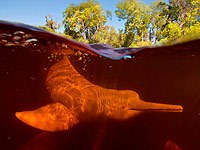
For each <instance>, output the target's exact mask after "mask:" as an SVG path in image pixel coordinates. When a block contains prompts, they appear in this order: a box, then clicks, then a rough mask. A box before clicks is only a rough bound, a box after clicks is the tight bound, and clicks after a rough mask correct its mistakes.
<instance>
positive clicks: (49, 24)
mask: <svg viewBox="0 0 200 150" xmlns="http://www.w3.org/2000/svg"><path fill="white" fill-rule="evenodd" d="M45 19H46V24H45V25H44V26H38V27H39V28H41V29H44V30H47V31H49V32H56V31H57V30H58V29H59V28H60V24H59V23H57V22H56V21H55V20H54V19H53V16H52V15H47V16H45Z"/></svg>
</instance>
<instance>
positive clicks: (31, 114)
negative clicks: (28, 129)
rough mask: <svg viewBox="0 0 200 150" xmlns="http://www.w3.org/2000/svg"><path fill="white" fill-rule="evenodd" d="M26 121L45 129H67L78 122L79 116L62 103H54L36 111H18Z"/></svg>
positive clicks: (52, 130) (19, 116)
mask: <svg viewBox="0 0 200 150" xmlns="http://www.w3.org/2000/svg"><path fill="white" fill-rule="evenodd" d="M15 115H16V117H17V118H18V119H20V120H21V121H23V122H24V123H26V124H28V125H30V126H33V127H35V128H38V129H41V130H45V131H51V132H54V131H61V130H67V129H69V128H70V127H72V126H74V125H75V124H77V123H78V120H77V118H76V117H75V116H74V115H73V114H72V113H71V112H70V111H69V109H68V108H67V107H65V106H64V105H62V104H61V103H53V104H49V105H46V106H44V107H41V108H39V109H36V110H34V111H23V112H16V114H15Z"/></svg>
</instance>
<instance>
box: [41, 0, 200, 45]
mask: <svg viewBox="0 0 200 150" xmlns="http://www.w3.org/2000/svg"><path fill="white" fill-rule="evenodd" d="M115 14H116V16H117V17H118V19H119V20H124V21H125V24H124V25H125V26H124V29H123V30H119V31H116V30H115V28H114V27H112V26H108V25H106V22H107V20H108V19H109V18H110V19H111V18H112V14H111V12H110V11H105V10H104V9H103V8H102V6H101V5H100V3H98V2H97V1H96V0H87V1H85V2H81V3H80V4H71V5H70V6H69V7H67V8H66V10H65V11H64V13H63V15H64V20H63V25H64V29H65V30H64V36H66V37H68V38H72V39H75V40H77V41H80V42H85V43H103V44H110V45H111V46H113V47H122V46H123V47H141V46H149V45H152V44H161V43H167V44H173V43H174V42H176V41H181V40H182V39H189V38H195V37H200V1H199V0H169V3H166V2H165V0H155V1H154V2H153V3H151V4H150V5H147V4H145V3H143V2H142V1H140V0H121V1H120V2H119V3H118V4H117V5H116V10H115ZM45 18H46V24H45V26H40V28H43V29H45V30H48V31H50V32H56V31H57V30H58V29H59V27H60V25H59V24H58V23H57V22H56V21H55V20H54V19H53V17H52V16H51V15H48V16H46V17H45Z"/></svg>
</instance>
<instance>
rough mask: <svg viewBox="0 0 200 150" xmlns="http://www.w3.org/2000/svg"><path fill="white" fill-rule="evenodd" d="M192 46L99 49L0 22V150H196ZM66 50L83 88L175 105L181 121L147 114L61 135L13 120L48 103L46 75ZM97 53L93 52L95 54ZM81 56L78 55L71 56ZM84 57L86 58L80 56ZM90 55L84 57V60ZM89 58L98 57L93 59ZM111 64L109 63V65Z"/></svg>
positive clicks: (196, 55) (199, 69)
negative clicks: (124, 92) (129, 92)
mask: <svg viewBox="0 0 200 150" xmlns="http://www.w3.org/2000/svg"><path fill="white" fill-rule="evenodd" d="M199 42H200V40H196V41H191V42H188V43H184V44H180V45H175V46H169V47H159V48H144V49H141V50H140V49H119V50H114V49H111V48H110V49H108V50H107V51H106V50H104V49H105V47H104V49H103V50H102V49H100V48H101V47H102V45H95V46H94V45H93V46H92V47H95V48H96V49H93V48H91V47H89V46H88V45H79V44H77V43H73V42H71V41H67V40H66V39H64V38H62V37H58V36H55V35H52V34H49V33H46V32H43V31H40V30H38V29H34V28H32V27H29V26H26V25H19V24H9V23H7V22H0V119H1V123H0V127H1V128H0V133H1V134H0V147H1V148H2V149H48V150H49V149H85V150H88V149H94V150H96V149H109V150H110V149H137V150H162V149H167V150H169V149H175V150H178V149H183V150H193V149H198V148H199V147H200V146H199V141H200V134H199V133H200V48H199V47H200V44H199ZM66 47H70V48H73V49H74V50H75V51H77V52H76V53H75V55H74V54H73V52H71V51H70V50H69V51H67V53H68V52H69V53H72V54H73V55H71V57H70V61H71V62H72V64H73V65H74V67H75V68H76V69H77V71H78V72H79V73H80V74H82V75H83V76H84V77H85V78H86V79H88V80H89V81H90V82H92V83H94V84H96V85H100V86H102V87H105V88H112V89H129V90H133V91H136V92H137V93H139V95H140V97H141V99H143V100H148V101H150V102H159V103H169V104H179V105H182V106H183V108H184V111H183V112H182V113H158V112H151V113H150V112H148V113H144V114H142V115H139V116H137V117H134V118H132V119H128V120H124V121H115V120H107V121H106V122H105V121H101V120H99V119H96V120H95V119H93V120H88V121H87V122H83V123H80V124H78V125H76V126H75V127H73V128H71V129H70V130H68V131H63V132H55V133H50V132H44V131H40V130H38V129H35V128H32V127H30V126H28V125H26V124H24V123H22V122H21V121H19V120H18V119H17V118H16V117H15V115H14V114H15V112H16V111H22V110H33V109H36V108H38V107H41V106H44V105H46V104H48V103H50V102H51V99H50V96H49V93H48V91H47V89H46V86H45V80H46V76H47V72H48V69H49V68H50V67H51V66H52V65H53V64H55V63H57V62H58V61H60V60H61V59H62V57H63V56H64V55H65V54H66ZM97 48H98V49H100V50H97ZM79 49H81V50H82V51H85V52H86V53H84V52H78V50H79ZM86 49H87V50H86ZM88 53H90V54H88ZM92 54H100V55H102V56H101V57H100V56H98V55H92ZM109 58H111V59H109Z"/></svg>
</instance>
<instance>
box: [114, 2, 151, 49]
mask: <svg viewBox="0 0 200 150" xmlns="http://www.w3.org/2000/svg"><path fill="white" fill-rule="evenodd" d="M115 13H116V15H117V17H118V18H119V19H122V20H124V21H125V35H126V37H125V41H124V45H123V46H130V45H131V44H132V43H137V42H139V41H149V35H148V28H149V22H150V18H151V14H150V7H149V6H148V5H146V4H145V3H143V2H141V1H139V0H123V1H121V2H119V3H118V4H117V10H116V11H115Z"/></svg>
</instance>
